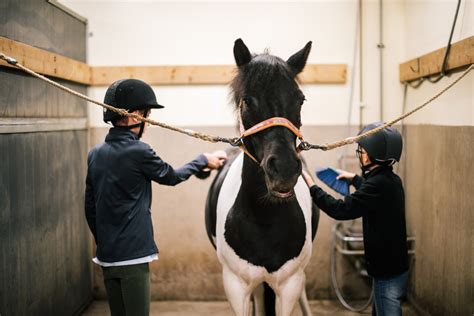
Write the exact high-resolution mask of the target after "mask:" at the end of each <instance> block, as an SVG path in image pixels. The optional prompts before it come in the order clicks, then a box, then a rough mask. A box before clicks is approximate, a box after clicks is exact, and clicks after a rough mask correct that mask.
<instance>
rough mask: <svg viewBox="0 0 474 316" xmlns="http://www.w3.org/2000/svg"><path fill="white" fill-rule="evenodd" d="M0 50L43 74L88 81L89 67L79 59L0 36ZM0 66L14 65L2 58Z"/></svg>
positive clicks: (81, 81)
mask: <svg viewBox="0 0 474 316" xmlns="http://www.w3.org/2000/svg"><path fill="white" fill-rule="evenodd" d="M0 52H3V53H4V54H5V55H7V56H10V57H13V58H15V59H16V60H17V61H18V62H19V63H21V64H22V65H23V66H25V67H28V68H30V69H31V70H34V71H35V72H38V73H40V74H43V75H47V76H52V77H56V78H61V79H65V80H68V81H73V82H78V83H82V84H89V83H90V72H91V70H90V67H89V66H88V65H87V64H85V63H83V62H80V61H77V60H74V59H71V58H68V57H64V56H62V55H60V54H55V53H52V52H49V51H47V50H44V49H40V48H36V47H33V46H30V45H27V44H23V43H20V42H17V41H13V40H10V39H8V38H6V37H1V36H0ZM0 66H7V67H14V66H11V65H9V64H8V63H6V62H5V61H3V60H0Z"/></svg>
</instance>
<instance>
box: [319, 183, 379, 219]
mask: <svg viewBox="0 0 474 316" xmlns="http://www.w3.org/2000/svg"><path fill="white" fill-rule="evenodd" d="M310 192H311V196H312V198H313V201H314V203H315V204H316V205H317V206H318V207H319V208H321V209H322V210H323V211H324V212H325V213H326V214H328V215H329V216H330V217H332V218H334V219H337V220H348V219H355V218H358V217H362V216H364V215H366V214H367V211H369V210H371V209H373V208H374V207H375V203H376V201H377V196H378V190H377V187H376V186H375V185H374V184H373V183H371V182H370V181H365V182H364V183H362V185H361V186H360V188H359V189H358V190H357V191H355V192H354V193H352V194H351V195H348V196H346V197H345V198H344V200H341V199H335V198H333V197H332V196H331V195H329V194H327V193H326V192H324V191H323V190H322V189H321V188H320V187H318V186H317V185H313V186H312V187H311V189H310Z"/></svg>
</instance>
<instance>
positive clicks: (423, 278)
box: [403, 125, 474, 315]
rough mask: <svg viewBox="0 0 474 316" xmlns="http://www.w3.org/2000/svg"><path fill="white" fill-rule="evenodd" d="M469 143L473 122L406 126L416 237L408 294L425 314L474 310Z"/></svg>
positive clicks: (473, 170) (473, 155) (473, 171)
mask: <svg viewBox="0 0 474 316" xmlns="http://www.w3.org/2000/svg"><path fill="white" fill-rule="evenodd" d="M473 145H474V127H473V126H456V127H454V126H433V125H415V126H408V128H407V134H406V144H405V156H406V158H404V159H405V165H404V167H405V171H403V174H404V178H405V180H404V182H405V191H406V204H407V226H408V231H409V233H411V234H413V235H414V236H415V237H416V242H415V251H416V255H415V257H414V260H413V261H412V270H411V278H410V282H409V294H410V296H411V301H412V302H413V303H414V304H416V306H417V307H419V308H420V310H421V311H422V312H425V313H426V314H431V315H472V314H473V312H474V299H473V297H474V266H473V264H472V263H473V262H474V238H473V236H474V195H473V192H474V191H473V189H474V164H473V161H474V149H473Z"/></svg>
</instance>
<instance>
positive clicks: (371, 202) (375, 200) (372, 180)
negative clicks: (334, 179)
mask: <svg viewBox="0 0 474 316" xmlns="http://www.w3.org/2000/svg"><path fill="white" fill-rule="evenodd" d="M381 124H382V123H381V122H378V123H374V124H370V125H368V126H366V127H365V128H364V129H362V130H361V132H360V133H364V132H366V131H369V130H372V129H374V128H376V127H378V126H380V125H381ZM402 147H403V144H402V137H401V135H400V133H399V132H398V131H397V130H396V129H395V128H393V127H388V128H385V129H383V130H381V131H379V132H377V133H375V134H372V135H370V136H368V137H365V138H362V139H361V140H359V141H358V148H357V151H356V152H357V156H358V158H359V162H360V166H361V169H362V172H363V176H362V177H360V176H358V175H355V174H353V173H349V172H346V171H341V173H340V175H339V176H338V179H346V180H347V181H350V183H351V184H352V185H354V187H355V188H356V191H355V192H354V193H352V194H351V195H348V196H346V197H345V198H344V200H340V199H335V198H333V197H332V196H331V195H329V194H327V193H326V192H324V191H323V190H322V189H321V188H319V187H318V186H317V185H315V184H314V182H313V180H312V179H311V177H310V176H309V175H308V174H307V173H304V174H303V176H304V178H305V180H306V182H307V183H308V186H309V187H310V192H311V196H312V198H313V201H314V203H315V204H316V205H317V206H318V207H320V208H321V209H322V210H323V211H324V212H325V213H326V214H328V215H329V216H330V217H332V218H334V219H337V220H350V219H355V218H359V217H362V221H363V234H364V250H365V261H366V266H367V272H368V273H369V275H370V276H372V278H373V280H374V304H373V306H372V314H373V315H401V298H402V297H403V296H405V294H406V284H407V279H408V250H407V234H406V225H405V195H404V190H403V185H402V181H401V179H400V178H399V177H398V176H397V175H396V174H395V173H393V170H392V165H393V164H394V163H395V162H396V161H399V160H400V156H401V153H402Z"/></svg>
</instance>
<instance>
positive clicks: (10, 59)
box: [0, 53, 18, 66]
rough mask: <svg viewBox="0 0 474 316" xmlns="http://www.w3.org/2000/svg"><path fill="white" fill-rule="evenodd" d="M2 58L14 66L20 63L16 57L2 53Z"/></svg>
mask: <svg viewBox="0 0 474 316" xmlns="http://www.w3.org/2000/svg"><path fill="white" fill-rule="evenodd" d="M0 59H3V60H5V61H6V62H7V63H9V64H10V65H12V66H16V64H18V61H17V60H16V59H15V58H12V57H8V56H7V55H5V54H3V53H0Z"/></svg>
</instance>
